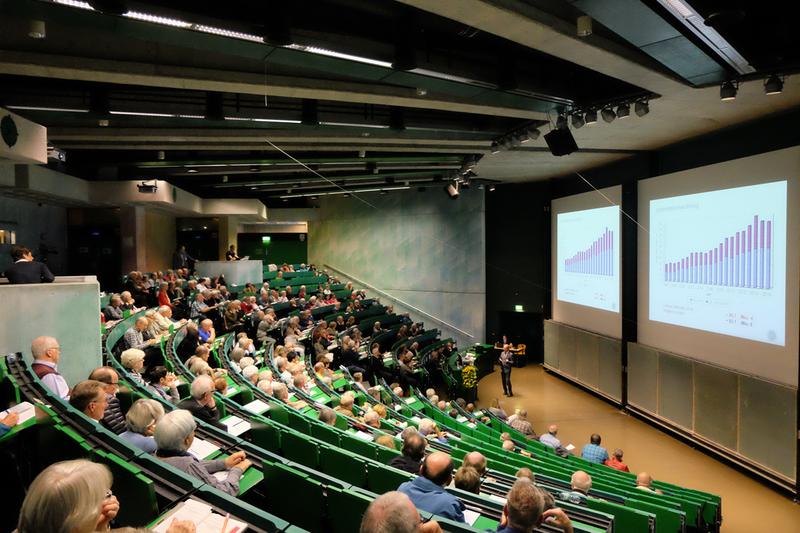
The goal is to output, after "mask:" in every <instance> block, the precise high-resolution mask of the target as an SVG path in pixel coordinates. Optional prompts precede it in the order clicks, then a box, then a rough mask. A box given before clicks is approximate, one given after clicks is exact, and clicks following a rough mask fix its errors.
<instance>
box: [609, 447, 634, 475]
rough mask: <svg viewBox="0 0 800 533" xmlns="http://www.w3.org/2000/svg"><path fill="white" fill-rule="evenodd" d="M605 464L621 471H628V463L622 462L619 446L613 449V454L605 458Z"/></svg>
mask: <svg viewBox="0 0 800 533" xmlns="http://www.w3.org/2000/svg"><path fill="white" fill-rule="evenodd" d="M605 465H606V466H610V467H611V468H614V469H615V470H619V471H621V472H630V470H629V469H628V465H626V464H625V463H623V462H622V450H621V449H619V448H617V449H616V450H614V455H612V456H611V457H610V458H609V459H607V460H606V462H605Z"/></svg>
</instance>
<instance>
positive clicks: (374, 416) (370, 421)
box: [364, 409, 381, 429]
mask: <svg viewBox="0 0 800 533" xmlns="http://www.w3.org/2000/svg"><path fill="white" fill-rule="evenodd" d="M364 423H365V424H366V425H368V426H369V427H371V428H375V429H380V428H381V417H380V415H379V414H378V413H376V412H375V411H373V410H371V409H370V410H369V411H367V412H366V413H364Z"/></svg>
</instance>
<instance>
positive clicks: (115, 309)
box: [103, 294, 123, 323]
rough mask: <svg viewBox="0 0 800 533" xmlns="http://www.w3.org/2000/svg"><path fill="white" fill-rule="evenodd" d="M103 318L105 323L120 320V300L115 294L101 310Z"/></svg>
mask: <svg viewBox="0 0 800 533" xmlns="http://www.w3.org/2000/svg"><path fill="white" fill-rule="evenodd" d="M103 316H105V317H106V323H108V322H113V321H115V320H122V318H123V317H122V298H120V297H119V295H118V294H115V295H113V296H112V297H111V299H110V300H109V301H108V305H107V306H105V308H104V309H103Z"/></svg>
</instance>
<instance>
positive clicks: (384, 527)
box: [359, 491, 442, 533]
mask: <svg viewBox="0 0 800 533" xmlns="http://www.w3.org/2000/svg"><path fill="white" fill-rule="evenodd" d="M359 533H442V528H441V527H440V526H439V523H438V522H436V521H435V520H431V521H429V522H423V521H422V519H421V518H420V516H419V512H418V511H417V508H416V507H414V503H413V502H412V501H411V499H410V498H409V497H408V496H406V495H405V494H403V493H402V492H398V491H392V492H387V493H385V494H382V495H381V496H378V497H377V498H376V499H375V501H373V502H372V503H371V504H370V505H369V507H367V510H366V512H365V513H364V516H363V518H362V519H361V528H360V529H359Z"/></svg>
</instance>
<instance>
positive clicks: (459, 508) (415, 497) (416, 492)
mask: <svg viewBox="0 0 800 533" xmlns="http://www.w3.org/2000/svg"><path fill="white" fill-rule="evenodd" d="M452 479H453V460H452V459H451V458H450V456H449V455H447V454H446V453H444V452H433V453H432V454H430V455H429V456H427V457H426V458H425V460H424V461H423V462H422V466H421V467H420V469H419V475H418V476H417V477H416V478H414V480H413V481H406V482H405V483H402V484H401V485H400V486H399V487H398V488H397V490H398V491H399V492H402V493H403V494H405V495H406V496H408V497H409V498H410V499H411V501H412V502H413V503H414V505H416V506H417V508H418V509H422V510H423V511H427V512H429V513H433V514H436V515H439V516H441V517H443V518H449V519H450V520H455V521H456V522H464V521H465V520H464V504H463V503H462V502H461V500H459V499H458V498H456V497H455V496H453V495H452V494H450V493H449V492H447V491H446V490H445V489H444V488H445V487H446V486H448V485H449V484H450V481H452Z"/></svg>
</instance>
